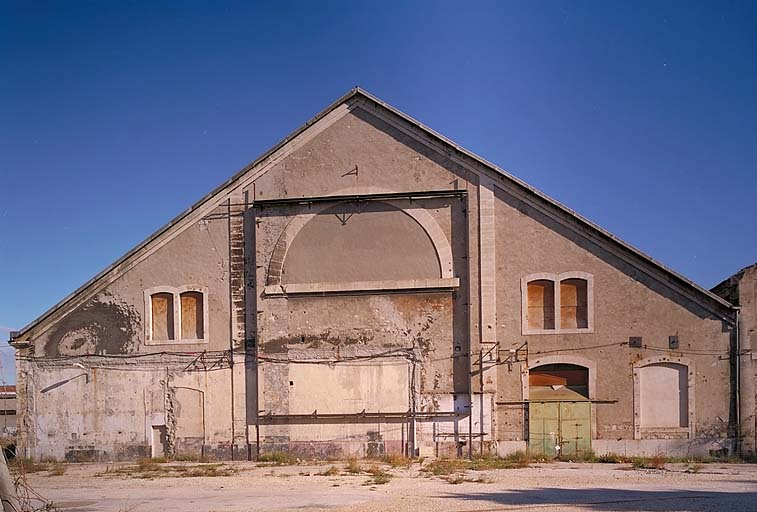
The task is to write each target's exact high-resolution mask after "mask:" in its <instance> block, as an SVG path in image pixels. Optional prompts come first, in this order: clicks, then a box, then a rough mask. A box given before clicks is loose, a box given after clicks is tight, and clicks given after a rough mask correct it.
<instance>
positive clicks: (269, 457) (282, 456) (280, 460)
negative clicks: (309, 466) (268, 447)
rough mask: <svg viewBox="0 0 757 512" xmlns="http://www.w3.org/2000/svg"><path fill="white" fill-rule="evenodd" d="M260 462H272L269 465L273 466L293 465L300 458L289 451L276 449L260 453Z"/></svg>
mask: <svg viewBox="0 0 757 512" xmlns="http://www.w3.org/2000/svg"><path fill="white" fill-rule="evenodd" d="M258 462H266V463H270V464H269V465H273V466H293V465H295V464H297V463H299V462H300V460H299V459H298V458H297V457H295V456H294V455H292V454H291V453H289V452H280V451H275V452H269V453H262V454H260V457H258Z"/></svg>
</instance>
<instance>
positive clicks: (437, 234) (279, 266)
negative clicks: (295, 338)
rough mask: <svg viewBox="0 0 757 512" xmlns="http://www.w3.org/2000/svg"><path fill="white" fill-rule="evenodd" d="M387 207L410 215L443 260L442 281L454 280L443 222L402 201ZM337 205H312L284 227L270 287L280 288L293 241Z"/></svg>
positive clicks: (360, 190)
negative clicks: (446, 279) (321, 214)
mask: <svg viewBox="0 0 757 512" xmlns="http://www.w3.org/2000/svg"><path fill="white" fill-rule="evenodd" d="M390 192H393V191H390V190H386V189H380V188H378V187H359V188H348V189H342V190H338V191H336V192H335V195H350V194H363V195H368V194H380V193H390ZM381 202H383V203H385V204H389V205H391V206H393V207H395V208H397V209H398V210H399V211H401V212H403V213H405V214H406V215H408V216H410V217H411V218H412V219H413V220H415V222H416V223H417V224H418V225H419V226H420V227H421V228H422V229H423V231H424V232H425V233H426V235H427V236H428V237H429V239H430V240H431V244H432V245H433V246H434V249H435V251H436V257H437V259H438V261H439V268H440V269H441V275H440V277H441V278H451V277H453V262H452V246H451V245H450V243H449V240H448V239H447V236H446V235H445V234H444V231H442V228H441V226H439V223H438V222H436V219H434V217H433V216H432V215H431V214H430V213H428V212H427V211H426V210H425V209H423V208H403V207H402V206H401V205H400V204H399V201H392V200H387V201H381ZM332 206H333V204H328V203H326V204H318V205H312V206H311V207H310V209H309V210H308V213H306V214H302V215H296V216H295V217H294V218H293V219H292V220H291V221H290V222H289V223H288V224H287V226H286V227H285V228H284V230H283V231H282V233H281V235H280V236H279V238H278V240H277V241H276V245H275V246H274V249H273V253H272V254H271V261H270V263H269V265H268V273H267V276H266V285H280V284H281V274H282V270H283V267H284V260H285V259H286V254H287V251H288V250H289V246H290V245H291V244H292V241H293V240H294V239H295V238H296V237H297V234H298V233H299V232H300V230H301V229H302V228H303V227H305V225H306V224H307V223H308V222H310V221H311V220H312V219H313V218H315V216H316V215H319V214H320V213H321V212H323V211H324V210H327V209H328V208H331V207H332Z"/></svg>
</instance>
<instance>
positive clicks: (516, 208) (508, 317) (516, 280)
mask: <svg viewBox="0 0 757 512" xmlns="http://www.w3.org/2000/svg"><path fill="white" fill-rule="evenodd" d="M497 198H498V199H499V201H498V202H497V209H496V216H497V219H496V225H497V239H498V240H499V241H501V243H499V244H498V245H497V274H498V276H501V280H500V281H499V286H498V292H497V306H498V311H497V317H498V331H499V332H498V337H499V339H500V340H502V345H503V348H504V349H509V348H513V349H515V348H518V347H520V346H521V345H522V344H523V343H524V342H525V343H527V351H526V350H521V351H520V352H519V359H521V360H522V362H520V363H518V364H517V365H514V366H515V368H514V369H513V371H510V368H509V367H508V366H507V365H504V366H501V367H500V368H499V383H500V385H499V391H498V399H499V400H500V401H517V400H520V399H522V398H525V397H522V394H523V393H522V389H523V387H522V383H523V380H524V379H527V377H528V375H527V373H522V372H521V371H519V370H522V369H523V368H524V367H525V365H530V366H536V365H538V364H541V363H542V362H543V361H540V358H542V356H547V355H548V356H550V357H551V358H559V357H560V356H563V357H564V358H565V361H566V362H571V360H570V359H571V358H573V357H582V358H586V359H588V360H589V361H592V362H594V363H595V364H596V396H593V397H592V398H594V399H599V400H617V403H611V404H596V405H594V406H593V407H594V409H595V415H596V417H595V421H596V439H597V440H599V441H598V442H595V443H594V446H595V449H596V450H602V449H603V448H606V449H610V450H613V449H615V448H616V447H618V448H619V449H621V450H633V449H635V448H634V447H633V442H631V443H625V444H623V446H620V445H617V446H616V445H615V444H613V443H611V441H613V442H615V441H626V440H632V439H633V437H634V436H633V434H634V408H633V403H634V384H633V363H634V362H635V361H638V360H641V359H644V358H647V357H652V356H659V355H666V354H667V355H670V356H676V355H682V354H685V356H686V357H688V358H691V359H692V360H693V361H694V363H695V366H696V404H695V405H696V438H695V439H691V440H689V441H688V442H687V443H683V444H684V445H685V446H684V447H683V449H684V450H686V451H690V450H694V449H700V450H701V449H703V450H705V451H707V450H709V449H718V448H719V447H720V446H721V444H722V445H723V447H727V445H728V443H726V442H725V438H726V437H728V436H729V431H728V427H729V422H732V421H733V418H732V414H731V411H730V410H729V407H730V403H729V402H730V391H729V388H730V364H729V358H728V352H729V343H730V336H731V334H730V332H729V331H728V330H727V329H725V325H724V323H723V322H722V321H721V320H720V319H718V318H716V317H714V315H713V314H712V313H709V312H708V311H706V310H704V309H703V308H702V307H700V306H697V305H696V304H694V303H692V302H691V301H689V300H687V299H685V298H683V297H681V296H680V295H676V294H675V293H673V292H672V291H671V290H670V289H669V288H666V287H665V286H663V285H662V284H659V283H658V282H657V281H653V280H652V279H650V278H649V277H647V276H645V275H644V274H643V273H641V272H639V271H638V270H637V269H635V268H631V266H630V265H629V264H627V263H625V262H623V261H621V260H620V259H619V258H617V257H615V256H613V255H612V254H610V253H609V252H608V251H607V250H605V249H603V248H602V247H600V246H599V245H597V244H594V243H591V242H588V241H587V240H586V239H585V238H583V237H581V235H580V234H576V233H575V232H573V231H570V230H568V229H566V228H565V227H563V226H560V225H558V224H557V223H556V222H554V221H551V220H549V219H547V218H546V217H545V216H544V215H542V214H540V213H539V212H538V211H537V210H536V209H534V208H532V207H530V206H528V205H526V204H523V203H522V202H520V201H518V200H517V199H515V198H513V197H512V196H510V195H508V194H507V193H505V192H504V191H498V193H497ZM505 241H506V242H505ZM568 271H582V272H588V273H590V274H592V275H593V279H594V328H593V332H591V333H577V334H529V335H524V334H522V326H521V306H520V305H521V286H520V280H521V278H522V277H524V276H527V275H529V274H534V273H539V272H550V273H560V272H568ZM671 335H678V336H679V339H680V350H668V336H671ZM630 336H640V337H642V338H643V344H644V345H645V348H642V349H635V348H630V347H629V346H628V345H627V344H625V345H623V343H627V342H628V338H629V337H630ZM550 362H555V361H550ZM517 409H518V408H517V407H515V406H510V407H507V406H503V408H502V409H501V410H500V411H501V412H500V418H501V421H500V423H499V426H500V429H501V430H500V432H499V436H500V439H503V440H508V439H510V440H518V439H522V436H523V433H524V432H525V431H526V430H527V427H526V425H524V424H523V423H521V422H518V421H517V420H516V418H517V417H518V414H517V412H516V413H513V412H512V411H517ZM673 437H675V436H673ZM636 444H638V445H639V446H641V444H643V443H636ZM677 444H681V443H677ZM662 445H664V443H657V447H658V448H659V446H662ZM676 449H678V450H680V449H681V448H680V447H678V448H676Z"/></svg>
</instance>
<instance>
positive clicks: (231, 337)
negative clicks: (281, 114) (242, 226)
mask: <svg viewBox="0 0 757 512" xmlns="http://www.w3.org/2000/svg"><path fill="white" fill-rule="evenodd" d="M226 214H227V218H228V219H227V220H228V224H227V225H228V237H229V259H228V268H229V275H228V276H227V279H228V280H229V380H230V382H231V445H230V448H231V460H234V441H235V439H236V436H235V435H234V423H235V422H234V420H235V418H234V294H233V290H232V288H231V197H229V198H228V199H227V200H226Z"/></svg>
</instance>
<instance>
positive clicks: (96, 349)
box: [44, 293, 142, 357]
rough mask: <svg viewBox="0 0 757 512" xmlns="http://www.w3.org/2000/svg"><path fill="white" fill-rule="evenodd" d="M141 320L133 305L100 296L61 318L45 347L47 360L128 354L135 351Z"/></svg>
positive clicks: (104, 295)
mask: <svg viewBox="0 0 757 512" xmlns="http://www.w3.org/2000/svg"><path fill="white" fill-rule="evenodd" d="M141 329H142V317H141V315H140V314H139V313H138V312H137V310H136V308H134V306H130V305H128V304H125V303H123V302H121V301H118V300H116V299H115V298H114V297H113V296H112V295H110V294H107V293H106V294H102V295H100V296H98V297H96V298H94V299H92V300H90V301H88V302H86V303H85V304H83V305H82V306H79V307H78V308H77V309H75V310H74V311H72V312H71V313H70V314H68V315H67V316H65V317H64V318H62V319H61V320H60V321H59V322H58V324H57V325H56V327H55V329H54V331H53V332H52V334H51V335H50V337H49V338H48V340H47V343H46V344H45V349H44V350H45V354H44V355H46V356H49V357H58V356H70V355H85V354H128V353H132V352H135V351H136V350H137V348H138V336H137V333H139V332H141Z"/></svg>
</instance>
